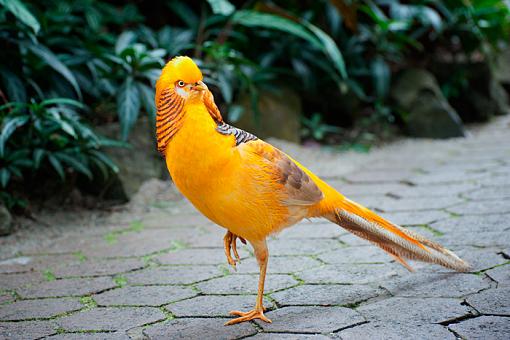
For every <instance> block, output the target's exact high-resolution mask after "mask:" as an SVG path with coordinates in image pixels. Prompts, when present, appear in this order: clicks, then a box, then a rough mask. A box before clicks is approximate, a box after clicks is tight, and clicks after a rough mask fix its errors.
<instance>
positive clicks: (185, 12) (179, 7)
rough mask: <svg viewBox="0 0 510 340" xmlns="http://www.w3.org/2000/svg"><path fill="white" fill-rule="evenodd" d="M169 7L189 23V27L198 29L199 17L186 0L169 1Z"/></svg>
mask: <svg viewBox="0 0 510 340" xmlns="http://www.w3.org/2000/svg"><path fill="white" fill-rule="evenodd" d="M167 4H168V7H170V9H171V10H172V11H173V14H175V15H177V16H178V17H179V18H181V20H182V21H184V22H185V23H186V25H188V27H189V28H192V29H194V30H195V29H197V28H198V25H199V18H198V16H197V15H196V14H195V12H194V11H193V10H192V9H191V7H190V6H188V5H187V4H186V2H184V1H178V0H173V1H170V2H168V3H167Z"/></svg>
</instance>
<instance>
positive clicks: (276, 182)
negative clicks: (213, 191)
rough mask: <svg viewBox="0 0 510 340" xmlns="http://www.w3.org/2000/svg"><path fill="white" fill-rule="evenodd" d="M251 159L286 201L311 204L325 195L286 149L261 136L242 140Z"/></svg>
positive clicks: (287, 202)
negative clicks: (245, 141)
mask: <svg viewBox="0 0 510 340" xmlns="http://www.w3.org/2000/svg"><path fill="white" fill-rule="evenodd" d="M241 147H242V149H243V153H250V154H251V155H252V158H251V160H250V162H251V163H252V164H256V166H257V168H258V169H259V171H262V172H264V173H265V174H266V175H268V176H269V181H270V185H271V187H272V188H273V190H275V191H277V192H278V193H280V194H281V197H282V202H283V203H285V204H286V205H313V204H316V203H318V202H319V201H320V200H322V199H323V198H324V194H323V193H322V191H321V190H320V189H319V187H318V186H317V185H316V184H315V182H314V181H313V180H312V179H311V178H310V177H309V176H308V175H307V174H306V173H305V172H304V171H303V170H302V169H301V168H300V167H299V166H298V165H297V164H296V163H295V162H294V161H293V160H292V159H291V158H290V157H289V156H287V155H286V154H285V153H283V152H282V151H280V150H278V149H277V148H275V147H274V146H272V145H270V144H268V143H265V142H264V141H261V140H260V139H257V140H254V141H251V142H249V143H246V144H243V145H242V146H241Z"/></svg>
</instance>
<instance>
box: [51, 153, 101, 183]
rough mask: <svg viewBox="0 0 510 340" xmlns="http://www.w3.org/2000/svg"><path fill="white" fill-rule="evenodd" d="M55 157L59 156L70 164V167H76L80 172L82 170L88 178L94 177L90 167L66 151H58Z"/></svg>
mask: <svg viewBox="0 0 510 340" xmlns="http://www.w3.org/2000/svg"><path fill="white" fill-rule="evenodd" d="M55 157H57V158H58V159H59V160H61V161H62V162H64V163H66V164H68V165H69V166H70V167H72V168H73V169H75V170H76V171H78V172H81V173H82V174H84V175H85V176H87V178H88V179H92V177H93V176H92V172H91V171H90V169H89V168H88V167H87V166H86V165H85V164H84V163H83V162H82V161H80V160H79V159H77V158H75V157H72V156H70V155H68V154H66V153H63V152H58V153H55Z"/></svg>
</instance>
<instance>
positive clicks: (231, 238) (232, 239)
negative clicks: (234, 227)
mask: <svg viewBox="0 0 510 340" xmlns="http://www.w3.org/2000/svg"><path fill="white" fill-rule="evenodd" d="M238 238H239V239H240V240H241V242H243V243H244V244H246V240H245V239H244V238H242V237H239V236H237V235H235V234H232V233H231V232H230V231H228V232H227V234H226V235H225V237H224V238H223V244H224V247H225V255H226V256H227V262H228V264H229V265H231V266H232V268H234V269H236V264H237V263H241V258H240V257H239V253H238V252H237V239H238ZM231 251H232V252H233V253H234V257H235V259H233V258H232V255H231Z"/></svg>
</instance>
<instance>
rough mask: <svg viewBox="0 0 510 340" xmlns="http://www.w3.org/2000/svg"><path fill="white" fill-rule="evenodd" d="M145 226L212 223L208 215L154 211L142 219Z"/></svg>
mask: <svg viewBox="0 0 510 340" xmlns="http://www.w3.org/2000/svg"><path fill="white" fill-rule="evenodd" d="M141 222H142V224H143V226H144V228H172V227H180V226H197V225H201V224H210V223H211V221H209V220H208V219H207V218H206V217H204V216H203V215H202V214H197V213H195V214H178V215H175V214H168V213H162V212H160V213H152V214H149V215H146V216H144V217H143V219H142V221H141Z"/></svg>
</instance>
